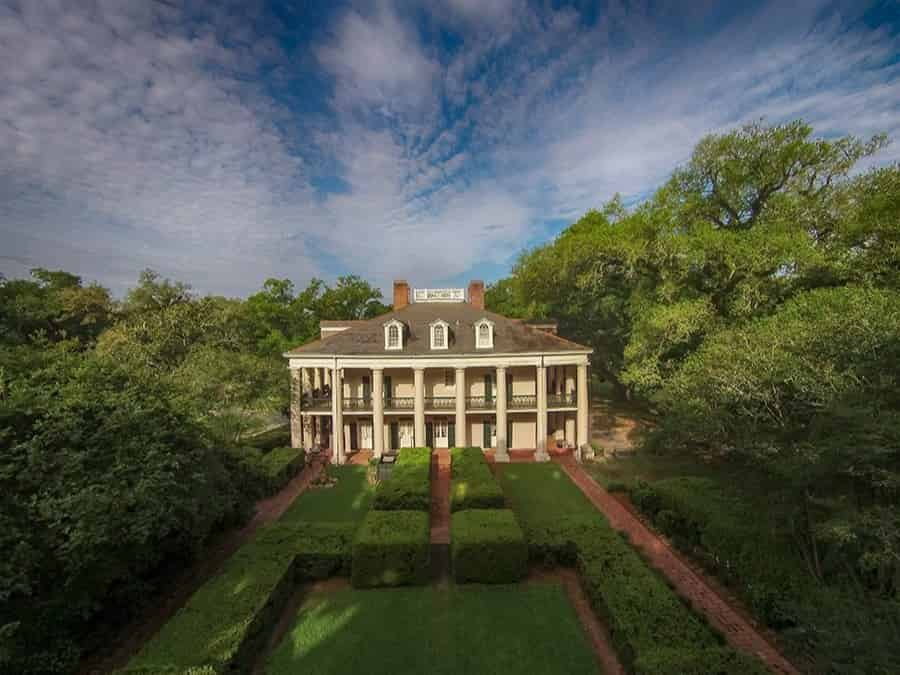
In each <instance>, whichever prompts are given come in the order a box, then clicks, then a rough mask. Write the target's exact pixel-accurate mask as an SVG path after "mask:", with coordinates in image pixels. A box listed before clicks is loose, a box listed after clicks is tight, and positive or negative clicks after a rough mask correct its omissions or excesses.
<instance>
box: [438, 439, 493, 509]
mask: <svg viewBox="0 0 900 675" xmlns="http://www.w3.org/2000/svg"><path fill="white" fill-rule="evenodd" d="M450 457H451V464H450V476H451V479H452V481H451V484H450V510H451V511H453V512H456V511H463V510H465V509H502V508H503V507H504V506H505V505H506V503H505V500H504V498H503V489H502V488H501V487H500V484H499V483H497V480H496V479H495V478H494V474H493V473H491V469H490V467H489V466H488V465H487V461H486V460H485V458H484V452H483V451H482V450H481V448H453V449H452V450H451V451H450Z"/></svg>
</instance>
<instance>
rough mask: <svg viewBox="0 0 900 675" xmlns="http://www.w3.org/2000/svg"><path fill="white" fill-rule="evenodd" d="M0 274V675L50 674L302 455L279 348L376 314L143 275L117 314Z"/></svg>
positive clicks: (358, 307) (319, 293) (66, 284)
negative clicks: (278, 429)
mask: <svg viewBox="0 0 900 675" xmlns="http://www.w3.org/2000/svg"><path fill="white" fill-rule="evenodd" d="M32 275H33V279H31V280H6V279H2V278H0V550H2V551H3V553H4V555H3V556H0V671H2V672H16V673H65V672H72V671H74V670H75V669H76V668H77V665H78V662H79V659H80V658H81V656H82V654H83V652H84V651H85V650H91V649H93V648H95V647H99V646H101V645H102V644H103V643H104V642H106V641H107V640H108V638H109V635H110V633H111V631H113V630H115V629H116V628H117V627H119V626H121V625H122V624H123V623H124V622H126V621H127V620H128V619H129V618H130V617H131V613H132V612H136V611H140V609H141V608H142V607H143V606H144V605H145V603H147V602H148V601H152V599H153V597H154V590H155V589H156V587H157V585H158V584H159V582H160V581H161V580H163V579H165V578H166V577H167V576H169V575H170V574H171V573H172V571H173V570H175V569H179V568H182V567H183V566H184V565H185V564H186V563H187V562H189V561H190V560H191V559H192V558H193V557H194V556H195V555H196V554H197V553H199V552H200V551H201V550H202V548H203V546H204V545H205V544H206V543H207V542H208V541H209V539H210V537H211V536H212V535H213V534H215V533H216V532H217V531H220V530H221V529H222V528H225V527H229V526H233V525H236V524H238V523H240V522H243V520H244V519H246V517H247V516H248V515H249V514H250V512H251V507H252V501H253V499H255V498H258V497H260V496H261V495H262V494H265V493H267V492H270V491H271V490H273V489H275V488H277V487H278V486H279V485H281V484H283V482H284V481H285V480H286V479H287V478H289V477H290V475H292V474H293V473H294V472H296V471H297V470H298V469H299V468H300V467H301V466H302V462H303V455H302V453H297V452H296V451H292V450H290V449H287V450H284V449H278V445H279V443H272V442H271V440H270V439H275V440H279V438H280V441H281V444H282V445H283V442H284V436H283V434H281V435H280V437H279V436H278V433H275V434H270V435H269V436H268V437H266V438H265V442H264V443H261V444H260V448H261V449H253V448H248V447H245V446H247V445H249V444H250V443H251V442H252V439H250V438H249V435H250V434H251V433H252V432H253V431H255V430H257V429H264V428H265V427H266V426H269V425H271V424H272V422H273V421H275V422H277V421H280V420H281V418H282V414H283V411H284V409H285V408H286V407H287V402H288V401H287V396H288V378H287V377H286V376H285V373H284V364H283V360H282V358H281V351H282V350H283V349H285V348H286V347H289V346H295V345H297V344H300V343H302V342H305V341H307V340H309V339H312V338H314V337H316V336H317V332H318V321H319V319H320V318H329V319H337V318H359V317H361V316H368V315H370V314H372V313H374V312H377V311H379V310H380V309H381V308H382V307H383V306H382V305H381V304H380V301H379V298H380V293H379V292H378V291H377V290H375V289H373V288H372V287H371V286H369V284H367V283H365V282H363V281H361V280H359V279H357V278H355V277H347V278H343V279H341V280H339V281H338V283H337V284H336V285H335V286H334V287H328V286H326V285H325V284H323V283H322V282H320V281H317V280H314V281H313V282H312V283H311V284H310V286H309V287H308V288H307V289H305V290H304V291H302V292H301V293H299V294H295V293H294V291H293V287H292V286H291V284H290V282H288V281H279V280H269V281H268V282H266V284H265V286H264V288H263V290H262V291H261V292H259V293H257V294H255V295H253V296H251V297H250V298H248V299H247V300H245V301H240V300H230V299H226V298H219V297H197V296H196V295H194V294H193V293H192V292H191V289H190V287H189V286H187V285H186V284H184V283H180V282H172V281H170V280H167V279H161V278H160V277H159V275H157V274H156V273H154V272H152V271H149V270H146V271H144V272H143V273H141V275H140V279H139V282H138V285H137V286H136V287H135V288H134V289H132V290H131V291H130V292H129V293H128V294H127V295H126V297H125V300H124V301H123V302H116V301H115V300H113V298H112V296H111V295H110V293H109V292H108V291H107V290H106V289H104V288H102V287H100V286H98V285H96V284H93V285H84V284H83V283H82V281H81V279H80V278H79V277H77V276H74V275H71V274H68V273H65V272H53V271H48V270H43V269H36V270H34V271H33V273H32Z"/></svg>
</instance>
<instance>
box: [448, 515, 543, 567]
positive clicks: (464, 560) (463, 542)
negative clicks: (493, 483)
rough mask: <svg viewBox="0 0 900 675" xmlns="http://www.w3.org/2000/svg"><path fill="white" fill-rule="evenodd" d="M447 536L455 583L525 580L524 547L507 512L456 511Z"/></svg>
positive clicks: (518, 528)
mask: <svg viewBox="0 0 900 675" xmlns="http://www.w3.org/2000/svg"><path fill="white" fill-rule="evenodd" d="M451 533H452V535H451V538H450V555H451V559H452V562H453V578H454V579H455V580H456V582H457V583H464V582H477V583H488V584H508V583H514V582H516V581H519V580H520V579H521V578H522V577H524V576H525V572H526V571H527V567H528V547H527V546H526V544H525V536H524V535H523V534H522V530H521V528H520V527H519V523H518V522H517V521H516V517H515V515H514V514H513V512H512V511H510V510H509V509H472V510H468V511H457V512H456V513H454V514H453V516H452V520H451Z"/></svg>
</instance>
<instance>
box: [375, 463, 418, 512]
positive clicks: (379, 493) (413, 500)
mask: <svg viewBox="0 0 900 675" xmlns="http://www.w3.org/2000/svg"><path fill="white" fill-rule="evenodd" d="M430 476H431V450H430V449H429V448H404V449H403V450H401V451H400V454H399V456H398V457H397V463H396V464H395V465H394V468H393V470H392V472H391V477H390V478H388V479H387V480H384V481H382V482H381V483H380V484H379V485H378V487H377V488H376V490H375V500H374V502H373V504H372V508H373V509H375V510H376V511H428V510H429V508H430V507H431V485H430V483H429V478H430Z"/></svg>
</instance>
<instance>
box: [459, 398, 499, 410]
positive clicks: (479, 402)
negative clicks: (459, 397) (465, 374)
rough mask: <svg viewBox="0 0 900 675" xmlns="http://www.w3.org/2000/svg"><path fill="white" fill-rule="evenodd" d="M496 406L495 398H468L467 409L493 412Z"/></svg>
mask: <svg viewBox="0 0 900 675" xmlns="http://www.w3.org/2000/svg"><path fill="white" fill-rule="evenodd" d="M496 405H497V399H495V398H494V397H493V396H466V407H467V408H469V409H471V410H493V409H494V407H495V406H496Z"/></svg>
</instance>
